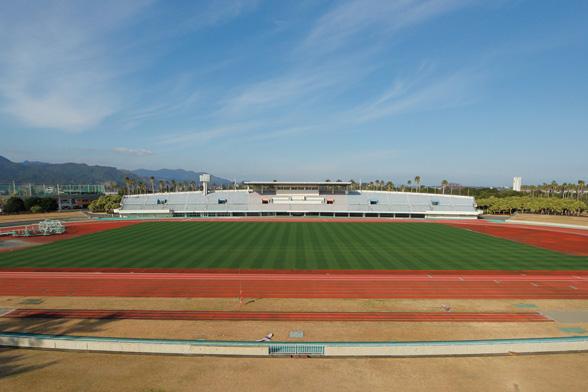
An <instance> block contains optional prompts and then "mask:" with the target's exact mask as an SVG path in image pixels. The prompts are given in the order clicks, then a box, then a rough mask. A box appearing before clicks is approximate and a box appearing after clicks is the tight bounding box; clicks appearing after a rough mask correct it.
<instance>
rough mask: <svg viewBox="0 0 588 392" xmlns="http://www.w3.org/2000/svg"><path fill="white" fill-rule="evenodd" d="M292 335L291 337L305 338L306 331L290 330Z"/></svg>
mask: <svg viewBox="0 0 588 392" xmlns="http://www.w3.org/2000/svg"><path fill="white" fill-rule="evenodd" d="M290 337H291V338H303V337H304V331H290Z"/></svg>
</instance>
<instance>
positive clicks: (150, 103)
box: [0, 0, 588, 185]
mask: <svg viewBox="0 0 588 392" xmlns="http://www.w3.org/2000/svg"><path fill="white" fill-rule="evenodd" d="M586 20H588V2H586V1H583V0H580V1H572V0H568V1H565V2H558V1H547V0H545V1H542V0H532V1H531V0H530V1H523V0H512V1H508V0H494V1H476V0H438V1H434V0H398V1H393V0H386V1H383V0H356V1H354V0H351V1H322V0H315V1H309V0H299V1H269V0H268V1H262V0H259V1H256V0H250V1H245V0H216V1H207V2H205V1H175V0H173V1H172V0H170V1H131V0H127V1H120V0H115V1H110V0H104V1H100V2H89V1H71V2H69V1H42V0H37V1H16V2H9V1H5V2H1V3H0V155H3V156H5V157H7V158H9V159H11V160H13V161H23V160H35V161H45V162H55V163H58V162H83V163H88V164H100V165H108V166H116V167H119V168H124V169H138V168H147V169H159V168H169V169H175V168H183V169H187V170H196V171H207V172H209V173H212V174H215V175H217V176H222V177H226V178H230V179H238V180H272V179H279V180H324V179H327V178H329V179H344V180H347V179H355V180H357V181H359V180H360V179H361V180H362V181H364V182H365V181H369V180H373V179H383V180H386V181H388V180H392V181H393V182H394V183H395V184H402V183H406V181H407V180H409V179H414V177H415V176H417V175H419V176H421V177H422V182H423V183H424V184H438V183H439V182H440V181H441V180H442V179H448V180H449V181H450V182H457V183H462V184H466V185H508V184H511V183H512V177H513V176H522V177H523V183H527V184H530V183H541V182H551V181H552V180H557V181H560V182H563V181H567V182H574V183H575V182H576V181H577V180H578V179H584V180H587V179H588V121H587V120H588V71H587V70H588V23H586Z"/></svg>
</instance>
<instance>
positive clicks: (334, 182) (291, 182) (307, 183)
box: [243, 181, 351, 185]
mask: <svg viewBox="0 0 588 392" xmlns="http://www.w3.org/2000/svg"><path fill="white" fill-rule="evenodd" d="M243 183H244V184H245V185H351V181H244V182H243Z"/></svg>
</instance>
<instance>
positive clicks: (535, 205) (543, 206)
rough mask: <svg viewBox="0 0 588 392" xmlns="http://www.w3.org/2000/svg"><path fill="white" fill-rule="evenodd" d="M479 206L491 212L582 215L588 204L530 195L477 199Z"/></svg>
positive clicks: (573, 200) (587, 208)
mask: <svg viewBox="0 0 588 392" xmlns="http://www.w3.org/2000/svg"><path fill="white" fill-rule="evenodd" d="M476 203H477V204H478V207H479V208H482V209H483V210H484V212H486V213H489V214H513V213H515V212H520V213H524V212H528V213H531V214H555V215H580V214H581V213H582V212H584V211H586V210H588V205H587V204H586V203H585V202H583V201H581V200H575V199H564V198H546V197H542V198H539V197H530V196H509V197H494V196H493V197H489V198H486V199H479V200H476Z"/></svg>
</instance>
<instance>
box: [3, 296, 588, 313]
mask: <svg viewBox="0 0 588 392" xmlns="http://www.w3.org/2000/svg"><path fill="white" fill-rule="evenodd" d="M447 306H449V307H450V308H451V311H454V312H514V311H516V312H523V311H530V312H541V311H548V310H582V309H588V300H557V299H549V300H545V299H541V300H510V299H509V300H498V299H496V300H495V299H487V300H479V299H455V300H448V299H352V298H334V299H321V298H244V299H243V300H242V302H239V299H237V298H153V297H145V298H135V297H126V298H124V297H122V298H116V297H13V296H0V308H30V309H124V310H136V309H149V310H225V311H240V310H243V311H275V312H383V311H389V312H436V311H440V310H444V309H445V308H446V307H447Z"/></svg>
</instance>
